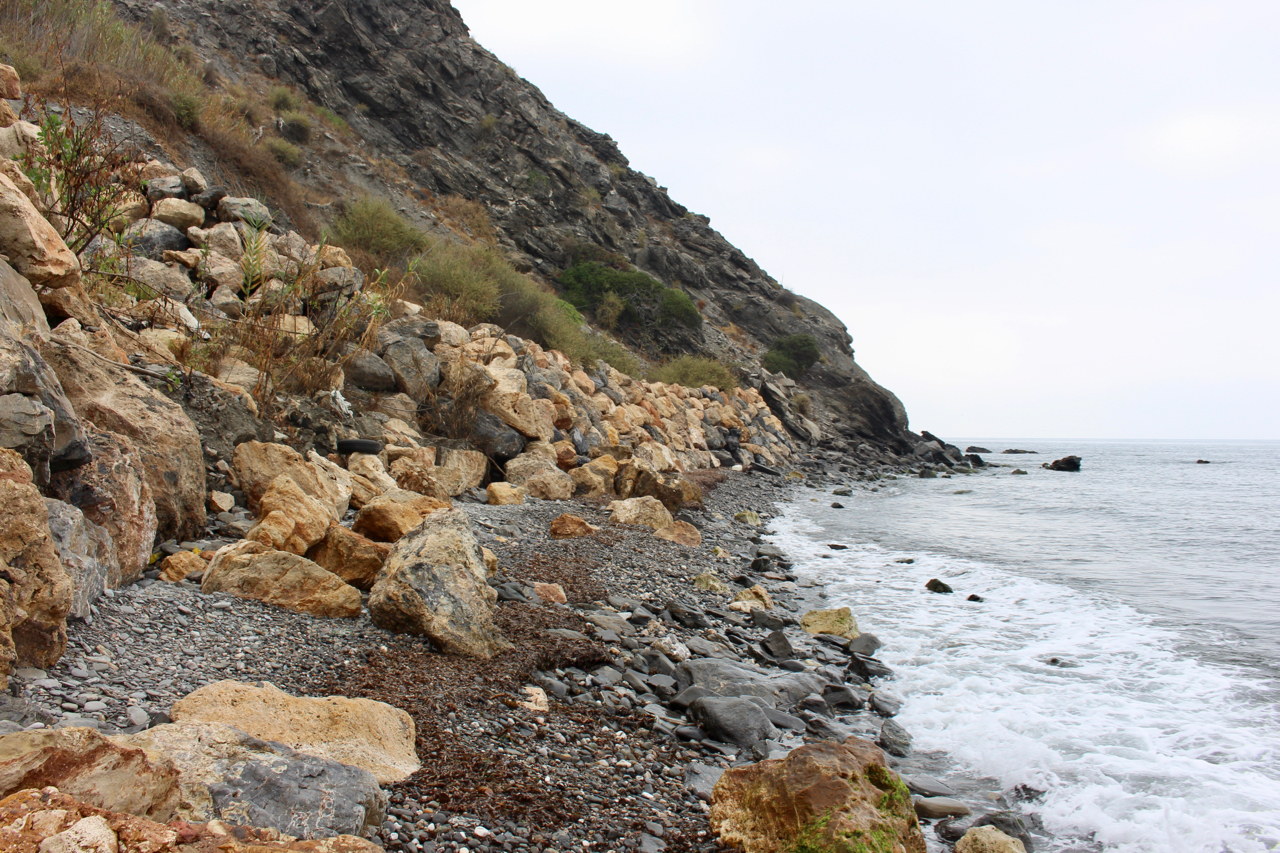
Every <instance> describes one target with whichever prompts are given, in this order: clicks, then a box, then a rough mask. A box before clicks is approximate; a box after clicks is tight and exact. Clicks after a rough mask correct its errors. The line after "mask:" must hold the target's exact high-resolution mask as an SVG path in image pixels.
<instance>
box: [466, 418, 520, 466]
mask: <svg viewBox="0 0 1280 853" xmlns="http://www.w3.org/2000/svg"><path fill="white" fill-rule="evenodd" d="M470 438H471V443H472V444H473V445H475V447H476V449H477V450H479V451H480V452H481V453H483V454H484V455H485V456H488V457H489V458H490V459H493V460H495V461H497V462H499V463H501V462H508V461H510V460H512V459H515V458H516V457H517V456H519V455H520V454H521V453H523V452H524V448H525V444H527V442H528V440H527V439H526V438H525V437H524V436H523V435H521V434H520V433H518V432H516V431H515V430H514V429H512V428H511V427H509V426H507V425H506V424H505V423H503V421H502V419H501V418H499V417H498V416H497V415H494V414H491V413H489V412H486V411H484V410H483V409H481V410H479V411H477V412H476V419H475V424H474V425H473V426H472V428H471V436H470Z"/></svg>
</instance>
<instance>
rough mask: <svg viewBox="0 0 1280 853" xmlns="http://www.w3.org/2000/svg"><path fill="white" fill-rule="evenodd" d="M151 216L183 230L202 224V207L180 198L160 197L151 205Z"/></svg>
mask: <svg viewBox="0 0 1280 853" xmlns="http://www.w3.org/2000/svg"><path fill="white" fill-rule="evenodd" d="M151 218H152V219H158V220H160V221H161V222H163V223H164V224H165V225H172V226H173V227H174V228H177V229H178V230H179V231H182V232H185V231H186V230H187V229H188V228H198V227H200V226H201V225H203V224H204V208H203V207H201V206H200V205H198V204H194V203H192V202H189V201H184V200H182V199H180V198H162V199H160V200H159V201H157V202H156V203H155V204H154V205H153V206H152V208H151Z"/></svg>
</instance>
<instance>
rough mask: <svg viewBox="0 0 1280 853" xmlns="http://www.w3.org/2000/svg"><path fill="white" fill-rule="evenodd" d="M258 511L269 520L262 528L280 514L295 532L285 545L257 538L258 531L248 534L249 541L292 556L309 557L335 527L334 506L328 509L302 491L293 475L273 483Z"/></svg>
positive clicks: (262, 499) (291, 533)
mask: <svg viewBox="0 0 1280 853" xmlns="http://www.w3.org/2000/svg"><path fill="white" fill-rule="evenodd" d="M258 511H259V512H261V513H263V514H264V515H265V516H266V518H264V519H263V522H260V525H261V524H262V523H265V522H266V520H267V519H269V518H271V517H272V516H275V515H278V514H279V515H284V516H285V517H286V518H288V519H289V520H290V521H292V522H293V526H292V529H290V530H289V532H288V534H287V538H286V539H285V540H284V542H283V543H281V542H277V541H275V540H274V538H273V539H271V540H270V541H264V540H263V539H260V538H259V537H258V536H255V535H254V532H255V531H256V530H257V527H255V528H254V529H252V530H250V531H249V532H248V533H247V534H245V538H246V539H255V540H257V541H264V544H269V545H271V547H273V548H275V549H277V550H279V551H288V552H289V553H290V554H299V555H301V554H305V553H307V549H308V548H310V547H311V546H312V545H314V544H316V543H317V542H319V541H320V540H321V539H323V538H324V534H325V531H326V530H328V529H329V525H330V524H332V523H333V511H332V505H329V506H326V505H325V504H323V503H321V502H320V501H318V500H316V499H315V498H313V497H311V496H310V495H308V494H307V493H306V492H304V491H302V487H301V486H299V485H298V483H297V481H296V480H294V479H293V477H292V476H290V475H289V474H281V475H280V476H279V477H276V478H275V479H274V480H272V481H271V485H270V486H269V487H268V488H267V491H266V492H265V493H263V495H262V498H261V500H260V501H259V502H258Z"/></svg>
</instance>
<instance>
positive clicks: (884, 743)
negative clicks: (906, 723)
mask: <svg viewBox="0 0 1280 853" xmlns="http://www.w3.org/2000/svg"><path fill="white" fill-rule="evenodd" d="M876 743H877V744H879V745H880V746H881V747H883V748H884V750H885V752H887V753H889V754H890V755H896V756H898V757H899V758H906V757H907V756H908V755H910V754H911V735H910V734H909V733H908V732H907V730H906V729H904V728H903V727H902V726H900V725H898V724H897V723H895V722H894V721H893V720H885V721H884V724H883V725H882V726H880V736H879V737H878V738H876Z"/></svg>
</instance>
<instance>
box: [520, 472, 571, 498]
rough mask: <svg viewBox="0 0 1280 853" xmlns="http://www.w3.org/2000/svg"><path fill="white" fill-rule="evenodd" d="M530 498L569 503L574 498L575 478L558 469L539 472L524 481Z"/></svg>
mask: <svg viewBox="0 0 1280 853" xmlns="http://www.w3.org/2000/svg"><path fill="white" fill-rule="evenodd" d="M524 488H525V491H527V492H528V493H529V496H530V497H534V498H538V499H539V500H544V501H567V500H569V499H570V498H571V497H573V489H574V482H573V478H572V477H570V476H569V475H568V474H566V473H565V472H563V471H561V470H559V469H558V468H546V469H544V470H542V471H538V472H537V473H536V474H534V475H533V476H531V477H529V478H528V479H526V480H525V481H524Z"/></svg>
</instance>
